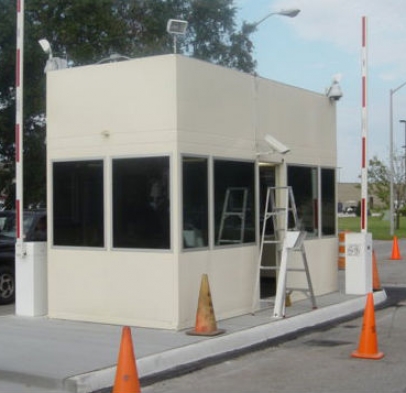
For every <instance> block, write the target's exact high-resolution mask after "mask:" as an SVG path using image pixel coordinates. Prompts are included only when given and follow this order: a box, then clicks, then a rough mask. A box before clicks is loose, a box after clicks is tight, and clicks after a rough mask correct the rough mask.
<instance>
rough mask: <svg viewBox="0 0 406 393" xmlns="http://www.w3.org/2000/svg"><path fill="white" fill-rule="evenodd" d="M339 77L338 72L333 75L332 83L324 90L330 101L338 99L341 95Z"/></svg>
mask: <svg viewBox="0 0 406 393" xmlns="http://www.w3.org/2000/svg"><path fill="white" fill-rule="evenodd" d="M340 79H341V75H340V74H337V75H334V76H333V83H332V84H331V86H330V87H329V88H328V89H327V91H326V95H327V97H328V98H330V100H331V101H338V100H339V99H340V98H341V97H342V96H343V92H342V91H341V87H340V85H339V82H340Z"/></svg>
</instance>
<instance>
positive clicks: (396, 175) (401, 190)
mask: <svg viewBox="0 0 406 393" xmlns="http://www.w3.org/2000/svg"><path fill="white" fill-rule="evenodd" d="M390 180H391V170H390V168H388V167H387V166H386V165H385V164H384V163H383V162H382V161H381V160H379V159H378V158H377V157H376V156H374V157H373V158H372V159H371V160H369V168H368V192H369V193H370V194H373V195H376V196H377V197H378V198H379V199H380V200H381V201H382V202H384V204H385V205H386V206H387V207H388V208H389V206H390V200H389V199H390ZM393 198H394V208H395V213H396V228H397V229H399V222H400V214H401V208H402V207H405V206H406V175H405V156H404V154H402V153H400V152H395V154H394V155H393Z"/></svg>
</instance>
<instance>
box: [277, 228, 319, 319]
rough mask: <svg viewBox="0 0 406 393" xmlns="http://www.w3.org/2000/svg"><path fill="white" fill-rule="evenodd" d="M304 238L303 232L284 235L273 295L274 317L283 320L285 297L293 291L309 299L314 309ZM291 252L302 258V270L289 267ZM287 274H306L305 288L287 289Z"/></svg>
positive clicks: (314, 303)
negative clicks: (298, 254) (274, 293)
mask: <svg viewBox="0 0 406 393" xmlns="http://www.w3.org/2000/svg"><path fill="white" fill-rule="evenodd" d="M305 238H306V232H305V231H288V232H287V233H286V236H285V239H284V241H283V246H282V254H281V262H280V269H279V274H278V282H277V286H276V295H275V306H274V317H275V318H284V317H285V305H286V295H289V296H290V294H291V293H292V292H293V291H298V292H302V293H303V294H305V295H306V296H307V297H308V298H310V300H311V303H312V308H313V309H316V308H317V305H316V298H315V296H314V292H313V285H312V281H311V277H310V272H309V265H308V263H307V257H306V250H305V247H304V239H305ZM292 252H296V253H297V252H299V253H300V254H301V257H302V262H303V268H292V267H289V266H288V265H289V257H290V256H291V253H292ZM288 272H304V273H306V282H307V287H302V288H300V287H295V288H294V287H288V286H287V285H286V280H287V273H288Z"/></svg>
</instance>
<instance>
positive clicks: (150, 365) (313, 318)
mask: <svg viewBox="0 0 406 393" xmlns="http://www.w3.org/2000/svg"><path fill="white" fill-rule="evenodd" d="M386 299H387V296H386V292H385V291H384V290H383V291H379V292H375V293H374V303H375V305H379V304H382V303H383V302H384V301H385V300H386ZM365 302H366V296H360V297H359V298H356V299H352V300H348V301H346V302H343V303H339V304H335V305H332V306H328V307H323V308H320V309H317V310H313V311H311V312H308V313H306V314H301V315H298V316H295V317H291V318H286V319H281V320H279V321H273V322H271V323H267V324H264V325H260V326H256V327H253V328H250V329H246V330H242V331H239V332H236V333H232V334H228V335H227V334H226V335H223V336H216V337H212V338H208V339H207V340H204V341H199V342H197V343H194V344H191V345H187V346H184V347H180V348H176V349H171V350H168V351H165V352H162V353H157V354H154V355H150V356H146V357H143V358H140V359H137V369H138V374H139V378H152V377H153V376H154V375H158V374H162V373H165V372H169V371H171V370H175V369H179V368H181V367H187V365H190V364H193V363H197V362H199V361H203V360H207V359H210V358H215V357H218V356H221V355H224V354H227V353H230V352H237V351H243V350H247V349H249V348H250V347H253V346H255V345H259V344H261V343H265V342H267V341H271V340H273V339H277V338H279V337H283V336H286V335H289V334H293V333H295V332H299V331H300V330H303V329H305V328H312V327H316V326H319V325H323V324H325V323H331V322H334V321H335V320H339V319H341V318H344V317H346V316H349V315H351V314H355V313H359V312H361V311H363V310H364V308H365ZM115 372H116V367H115V366H114V367H109V368H106V369H102V370H96V371H93V372H90V373H86V374H81V375H77V376H74V377H70V378H68V379H66V380H65V381H64V386H65V387H66V388H67V389H68V390H69V391H72V392H77V393H89V392H94V391H97V390H101V389H104V388H108V387H111V386H112V384H113V382H114V377H115Z"/></svg>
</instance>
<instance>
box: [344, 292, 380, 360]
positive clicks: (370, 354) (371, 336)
mask: <svg viewBox="0 0 406 393" xmlns="http://www.w3.org/2000/svg"><path fill="white" fill-rule="evenodd" d="M374 307H375V306H374V297H373V294H372V292H370V293H369V294H368V297H367V302H366V305H365V311H364V319H363V322H362V331H361V337H360V341H359V345H358V349H357V350H355V351H353V352H352V353H351V357H353V358H360V359H372V360H379V359H382V358H383V356H384V354H383V353H382V352H379V351H378V339H377V335H376V326H375V309H374Z"/></svg>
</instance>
